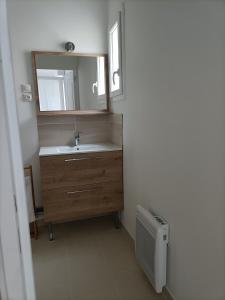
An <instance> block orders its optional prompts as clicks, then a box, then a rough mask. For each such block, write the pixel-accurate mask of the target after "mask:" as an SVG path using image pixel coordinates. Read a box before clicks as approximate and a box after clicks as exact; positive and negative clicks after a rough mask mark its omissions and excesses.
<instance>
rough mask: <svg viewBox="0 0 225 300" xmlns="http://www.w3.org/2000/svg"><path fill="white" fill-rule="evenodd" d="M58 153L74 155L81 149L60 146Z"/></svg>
mask: <svg viewBox="0 0 225 300" xmlns="http://www.w3.org/2000/svg"><path fill="white" fill-rule="evenodd" d="M56 148H57V149H56V150H57V152H59V153H74V152H77V151H79V147H71V146H58V147H56Z"/></svg>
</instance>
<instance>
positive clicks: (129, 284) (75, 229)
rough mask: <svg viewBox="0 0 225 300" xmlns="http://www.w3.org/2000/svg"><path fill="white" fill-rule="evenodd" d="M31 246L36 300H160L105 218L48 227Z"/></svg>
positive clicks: (128, 243)
mask: <svg viewBox="0 0 225 300" xmlns="http://www.w3.org/2000/svg"><path fill="white" fill-rule="evenodd" d="M54 229H55V233H56V240H55V241H53V242H49V241H48V233H47V228H45V227H42V229H41V233H40V238H39V239H38V240H37V241H34V240H32V248H33V260H34V272H35V280H36V289H37V296H38V297H37V298H38V300H166V299H168V298H166V296H165V295H161V296H160V295H157V294H155V292H154V291H153V289H152V287H151V285H150V284H149V282H148V281H147V279H146V277H145V275H144V274H143V272H142V271H141V269H140V268H139V266H138V265H137V262H136V260H135V256H134V246H133V242H132V240H131V238H130V237H129V235H128V234H127V233H126V231H125V230H124V229H119V230H118V229H115V228H114V225H113V222H112V220H111V218H99V219H93V220H88V221H82V222H73V223H67V224H61V225H55V226H54Z"/></svg>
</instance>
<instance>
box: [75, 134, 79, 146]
mask: <svg viewBox="0 0 225 300" xmlns="http://www.w3.org/2000/svg"><path fill="white" fill-rule="evenodd" d="M74 140H75V147H78V146H79V145H80V134H79V131H78V132H77V133H76V134H75V136H74Z"/></svg>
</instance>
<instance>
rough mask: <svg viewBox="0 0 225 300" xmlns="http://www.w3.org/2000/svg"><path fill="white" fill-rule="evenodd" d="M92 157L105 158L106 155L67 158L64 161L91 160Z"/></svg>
mask: <svg viewBox="0 0 225 300" xmlns="http://www.w3.org/2000/svg"><path fill="white" fill-rule="evenodd" d="M91 159H104V157H80V158H70V159H65V160H64V161H65V162H70V161H79V160H91Z"/></svg>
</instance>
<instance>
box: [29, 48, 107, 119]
mask: <svg viewBox="0 0 225 300" xmlns="http://www.w3.org/2000/svg"><path fill="white" fill-rule="evenodd" d="M32 56H33V72H34V79H35V94H36V95H35V96H36V99H37V100H38V106H39V107H38V108H39V112H62V113H63V112H65V111H71V112H76V111H84V112H85V111H86V112H88V111H102V112H104V111H106V112H107V111H108V98H109V96H108V95H109V92H108V68H107V55H106V54H103V55H88V54H87V55H86V54H77V53H71V52H65V53H64V52H37V51H35V52H32Z"/></svg>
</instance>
